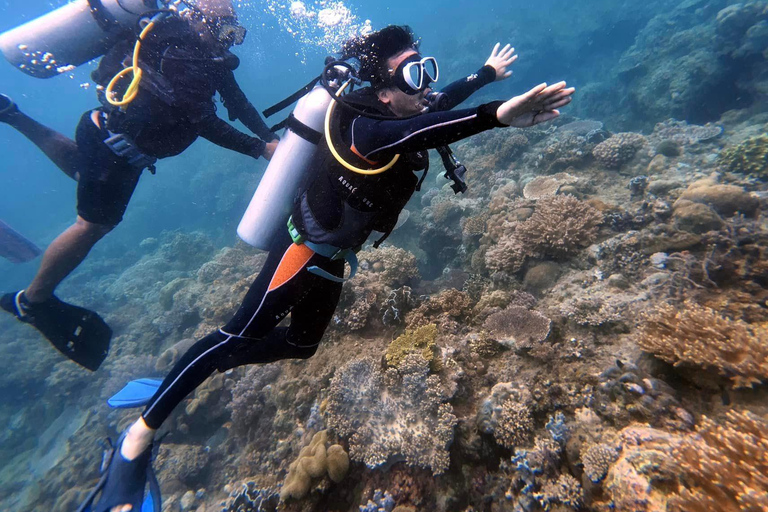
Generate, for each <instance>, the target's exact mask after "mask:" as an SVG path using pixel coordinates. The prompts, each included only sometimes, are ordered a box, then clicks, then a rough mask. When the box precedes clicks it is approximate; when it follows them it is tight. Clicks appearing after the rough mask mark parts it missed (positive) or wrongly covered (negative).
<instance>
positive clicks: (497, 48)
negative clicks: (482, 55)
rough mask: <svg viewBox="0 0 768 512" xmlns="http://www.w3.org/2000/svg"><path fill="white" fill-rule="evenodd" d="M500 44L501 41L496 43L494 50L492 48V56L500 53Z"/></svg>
mask: <svg viewBox="0 0 768 512" xmlns="http://www.w3.org/2000/svg"><path fill="white" fill-rule="evenodd" d="M499 46H501V43H496V45H494V47H493V50H491V57H496V56H498V55H499Z"/></svg>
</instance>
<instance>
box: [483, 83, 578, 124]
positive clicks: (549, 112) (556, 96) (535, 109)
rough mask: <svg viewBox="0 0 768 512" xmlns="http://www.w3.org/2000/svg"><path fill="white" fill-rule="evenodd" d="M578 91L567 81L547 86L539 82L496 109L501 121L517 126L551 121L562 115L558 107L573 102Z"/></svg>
mask: <svg viewBox="0 0 768 512" xmlns="http://www.w3.org/2000/svg"><path fill="white" fill-rule="evenodd" d="M575 91H576V89H574V88H573V87H570V88H566V87H565V82H558V83H556V84H553V85H550V86H547V84H545V83H544V84H539V85H537V86H536V87H534V88H533V89H531V90H530V91H528V92H526V93H524V94H521V95H520V96H515V97H514V98H512V99H510V100H508V101H505V102H504V103H502V104H501V105H500V106H499V108H498V110H496V117H497V118H498V120H499V122H500V123H502V124H505V125H507V126H514V127H516V128H527V127H529V126H533V125H536V124H539V123H543V122H546V121H550V120H552V119H555V118H556V117H557V116H559V115H560V111H558V110H557V109H558V108H560V107H564V106H565V105H567V104H569V103H570V102H571V99H572V98H571V97H572V96H573V93H574V92H575Z"/></svg>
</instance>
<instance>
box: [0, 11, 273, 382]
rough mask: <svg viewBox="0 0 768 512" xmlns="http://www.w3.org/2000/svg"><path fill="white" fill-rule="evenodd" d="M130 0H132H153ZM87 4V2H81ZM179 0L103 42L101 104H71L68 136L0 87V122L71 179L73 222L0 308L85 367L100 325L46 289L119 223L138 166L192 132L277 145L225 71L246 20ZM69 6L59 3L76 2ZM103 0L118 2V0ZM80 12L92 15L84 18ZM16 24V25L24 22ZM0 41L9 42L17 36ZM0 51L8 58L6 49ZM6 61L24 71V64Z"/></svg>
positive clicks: (266, 147)
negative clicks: (81, 108)
mask: <svg viewBox="0 0 768 512" xmlns="http://www.w3.org/2000/svg"><path fill="white" fill-rule="evenodd" d="M136 1H137V0H134V2H136ZM142 1H143V4H141V5H145V4H146V5H149V4H150V3H153V4H154V3H155V2H154V1H152V2H148V1H147V0H142ZM104 2H105V4H106V0H104ZM93 3H94V0H89V5H90V4H93ZM97 3H98V2H97ZM185 3H186V2H185ZM100 5H102V7H104V4H100ZM110 5H111V4H110ZM187 5H188V7H187V8H186V9H182V10H178V9H176V10H170V9H159V10H152V11H149V12H148V13H146V14H145V15H144V16H143V18H142V20H141V23H142V24H140V25H139V28H140V29H141V33H140V35H139V36H138V38H137V36H136V34H135V32H133V31H130V30H129V31H128V32H127V34H126V36H127V37H122V38H120V39H119V40H118V41H117V42H115V43H114V44H112V45H111V47H110V48H109V49H108V51H107V52H106V54H105V55H104V56H103V58H102V59H101V61H100V63H99V66H98V68H97V69H96V70H95V71H94V72H93V73H92V78H93V80H94V81H95V82H96V83H97V84H98V85H99V87H98V89H99V99H100V100H101V102H102V106H101V107H100V108H97V109H95V110H91V111H88V112H86V113H85V114H83V116H82V118H81V119H80V122H79V124H78V126H77V130H76V136H75V140H71V139H69V138H67V137H65V136H64V135H61V134H59V133H57V132H55V131H54V130H52V129H50V128H48V127H46V126H44V125H42V124H40V123H39V122H37V121H36V120H34V119H32V118H30V117H29V116H27V115H25V114H24V113H22V112H21V111H20V110H19V108H18V107H17V106H16V104H15V103H14V102H13V101H12V100H11V99H10V98H8V97H7V96H4V95H0V122H3V123H6V124H8V125H9V126H11V127H13V128H15V129H16V130H17V131H19V132H20V133H22V134H23V135H24V136H26V137H27V138H28V139H29V140H30V141H32V142H33V143H34V144H36V145H37V146H38V147H39V148H40V149H41V150H42V151H43V152H44V153H45V154H46V155H47V156H48V157H49V158H50V159H51V160H52V161H53V162H54V163H55V164H56V165H57V166H58V167H59V168H60V169H61V170H62V171H63V172H65V173H66V174H67V175H68V176H70V177H71V178H73V179H75V180H76V181H77V219H76V221H75V223H74V224H73V225H72V226H70V227H69V228H68V229H66V230H65V231H64V232H63V233H61V234H60V235H59V236H58V238H56V239H55V240H54V241H53V242H52V243H51V244H50V246H49V247H48V249H47V250H46V251H45V253H44V255H43V258H42V263H41V265H40V268H39V270H38V272H37V274H36V275H35V277H34V279H33V280H32V282H31V283H30V284H29V285H28V286H27V287H26V288H25V289H24V290H20V291H16V292H13V293H8V294H5V295H4V296H2V298H0V306H1V307H2V308H3V309H4V310H6V311H8V312H9V313H11V314H13V315H15V316H16V317H17V318H18V319H19V320H20V321H22V322H25V323H29V324H30V325H32V326H33V327H35V328H37V329H38V330H39V331H40V332H41V333H42V334H43V335H44V336H45V337H46V338H47V339H48V340H49V341H50V342H51V344H53V346H54V347H55V348H57V349H58V350H59V351H60V352H61V353H62V354H64V355H65V356H67V357H69V358H70V359H72V360H73V361H75V362H76V363H78V364H80V365H81V366H83V367H85V368H87V369H89V370H96V369H97V368H98V367H99V366H100V365H101V363H102V362H103V360H104V358H105V357H106V355H107V352H108V350H109V341H110V339H111V335H112V331H111V329H110V328H109V326H108V325H107V324H106V323H105V322H104V320H103V319H102V318H101V317H100V316H99V315H98V314H96V313H94V312H92V311H89V310H87V309H84V308H81V307H78V306H74V305H71V304H67V303H65V302H63V301H61V300H59V299H58V298H57V297H56V296H55V295H54V291H55V289H56V287H57V286H58V285H59V283H60V282H61V281H62V280H64V279H65V278H66V277H67V276H68V275H69V274H70V273H71V272H72V271H73V270H74V269H75V268H76V267H77V266H78V265H79V264H80V263H81V262H82V261H83V260H84V259H85V257H86V256H87V255H88V253H89V251H90V250H91V248H92V247H93V246H94V245H95V244H96V243H97V242H98V241H99V240H100V239H101V238H103V237H104V236H105V235H106V234H107V233H109V232H110V231H111V230H112V229H114V227H115V226H117V224H119V223H120V221H121V220H122V218H123V214H124V212H125V210H126V207H127V205H128V203H129V201H130V199H131V196H132V194H133V191H134V189H135V188H136V185H137V183H138V181H139V178H140V176H141V175H142V173H143V171H144V170H146V169H149V170H150V172H152V173H154V171H155V163H156V162H157V160H158V159H162V158H167V157H170V156H175V155H178V154H180V153H182V152H183V151H184V150H185V149H186V148H188V147H189V146H190V145H191V144H192V143H193V142H194V141H195V140H196V139H197V138H198V137H203V138H205V139H207V140H209V141H211V142H213V143H214V144H217V145H219V146H221V147H224V148H227V149H230V150H233V151H237V152H239V153H242V154H244V155H248V156H251V157H253V158H259V157H262V156H263V157H264V158H266V159H269V158H270V157H271V156H272V153H273V152H274V150H275V148H276V147H277V140H278V137H277V136H276V135H275V134H274V133H272V132H271V131H270V130H269V128H268V127H267V126H266V124H265V123H264V120H263V119H262V118H261V116H260V115H259V113H258V111H257V110H256V109H255V108H254V106H253V105H252V104H251V103H250V102H249V101H248V99H247V98H246V96H245V94H244V93H243V91H242V90H241V89H240V86H239V85H238V83H237V81H236V80H235V75H234V73H233V71H234V70H235V69H236V68H237V67H238V65H239V59H238V58H237V57H236V56H235V55H234V54H233V53H232V52H230V48H231V47H232V46H233V45H238V44H241V43H242V42H243V39H244V37H245V34H246V30H245V28H244V27H242V26H241V25H239V23H238V21H237V15H236V13H235V10H234V7H233V5H232V2H231V0H197V2H196V3H195V4H191V3H190V4H187ZM72 6H73V4H68V5H67V6H65V7H63V8H62V9H69V8H77V6H76V5H75V6H74V7H72ZM112 7H113V8H114V9H118V8H122V9H126V6H125V5H124V4H123V3H121V2H118V3H117V4H115V5H114V6H112ZM81 11H83V12H84V14H82V16H86V17H90V16H91V14H93V15H94V16H95V13H94V11H93V6H91V11H89V10H88V8H86V9H81ZM116 12H117V11H116ZM120 12H123V14H125V11H120ZM54 13H55V11H54ZM54 13H51V15H52V14H54ZM103 13H105V15H106V14H108V13H107V12H106V10H104V11H103ZM51 15H48V16H49V17H50V16H51ZM136 17H137V18H138V15H137V16H136ZM41 19H42V18H41ZM86 21H89V22H90V23H91V25H94V23H93V20H91V19H90V18H89V19H88V20H86ZM25 27H26V26H22V27H20V29H21V30H22V31H24V30H26V31H27V32H30V33H31V32H32V29H26V28H25ZM34 28H35V27H33V29H34ZM51 30H52V31H53V29H51ZM113 32H114V30H113ZM32 35H34V34H32ZM3 36H4V37H6V38H7V36H6V35H5V34H4V35H3ZM18 37H20V38H21V37H29V38H31V37H32V36H26V35H24V36H18ZM72 37H77V36H76V35H73V36H72ZM22 40H26V39H22ZM6 46H12V47H13V49H14V50H15V49H16V46H19V47H22V46H23V45H6ZM4 51H5V50H4ZM38 53H40V52H38ZM6 57H8V58H9V60H11V57H9V53H7V52H6ZM38 60H39V59H35V60H33V62H37V61H38ZM80 60H83V58H80ZM18 67H19V68H20V69H22V70H25V71H27V72H29V73H30V74H33V72H32V71H30V68H29V67H28V66H27V65H26V64H20V65H18ZM48 67H50V65H49V66H48ZM35 72H36V73H39V72H40V71H39V70H36V71H35ZM131 73H132V74H133V79H132V80H131V81H130V82H131V83H130V85H129V86H128V87H127V89H126V91H125V93H124V94H123V95H122V98H119V97H118V95H117V94H115V88H116V87H123V86H124V85H125V83H126V82H128V79H127V75H128V74H131ZM33 76H38V75H34V74H33ZM217 92H218V93H219V94H220V96H221V99H222V101H223V104H224V106H225V107H226V109H227V111H228V113H229V120H230V121H235V120H237V119H239V120H240V121H241V122H242V123H243V124H244V125H245V126H246V127H247V128H248V129H249V130H251V131H252V132H253V133H254V134H255V135H256V137H253V136H250V135H247V134H245V133H243V132H241V131H239V130H238V129H236V128H235V127H234V126H232V125H231V124H229V123H227V122H226V121H224V120H223V119H221V118H220V117H218V116H217V115H216V105H215V103H214V95H215V94H216V93H217Z"/></svg>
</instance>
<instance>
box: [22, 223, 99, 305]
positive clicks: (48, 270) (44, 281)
mask: <svg viewBox="0 0 768 512" xmlns="http://www.w3.org/2000/svg"><path fill="white" fill-rule="evenodd" d="M112 228H113V226H105V225H103V224H94V223H92V222H88V221H87V220H85V219H83V218H82V217H80V216H79V215H78V217H77V220H76V221H75V223H74V224H72V225H71V226H70V227H69V228H67V229H66V230H65V231H64V232H63V233H62V234H60V235H59V236H58V237H57V238H56V239H55V240H54V241H53V242H51V245H49V246H48V248H47V249H46V250H45V253H44V254H43V261H42V263H41V264H40V269H39V270H38V271H37V274H36V275H35V277H34V279H32V282H31V283H30V285H29V286H28V287H27V288H26V289H25V290H24V297H25V298H26V299H27V301H28V302H30V303H32V304H34V303H35V302H44V301H46V300H47V299H49V298H50V297H51V295H53V292H54V290H56V287H57V286H58V285H59V283H61V282H62V281H63V280H64V278H65V277H67V276H68V275H69V274H71V273H72V271H73V270H75V269H76V268H77V266H78V265H80V263H82V261H83V260H84V259H85V257H86V256H87V255H88V253H89V252H90V251H91V249H92V248H93V246H94V245H96V242H98V241H99V240H101V239H102V238H103V237H104V235H106V234H107V233H109V232H110V231H111V230H112Z"/></svg>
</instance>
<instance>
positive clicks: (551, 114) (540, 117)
mask: <svg viewBox="0 0 768 512" xmlns="http://www.w3.org/2000/svg"><path fill="white" fill-rule="evenodd" d="M559 115H560V112H559V111H558V110H545V111H544V112H539V113H538V114H536V115H535V116H533V124H539V123H546V122H547V121H551V120H552V119H555V118H556V117H558V116H559Z"/></svg>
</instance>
